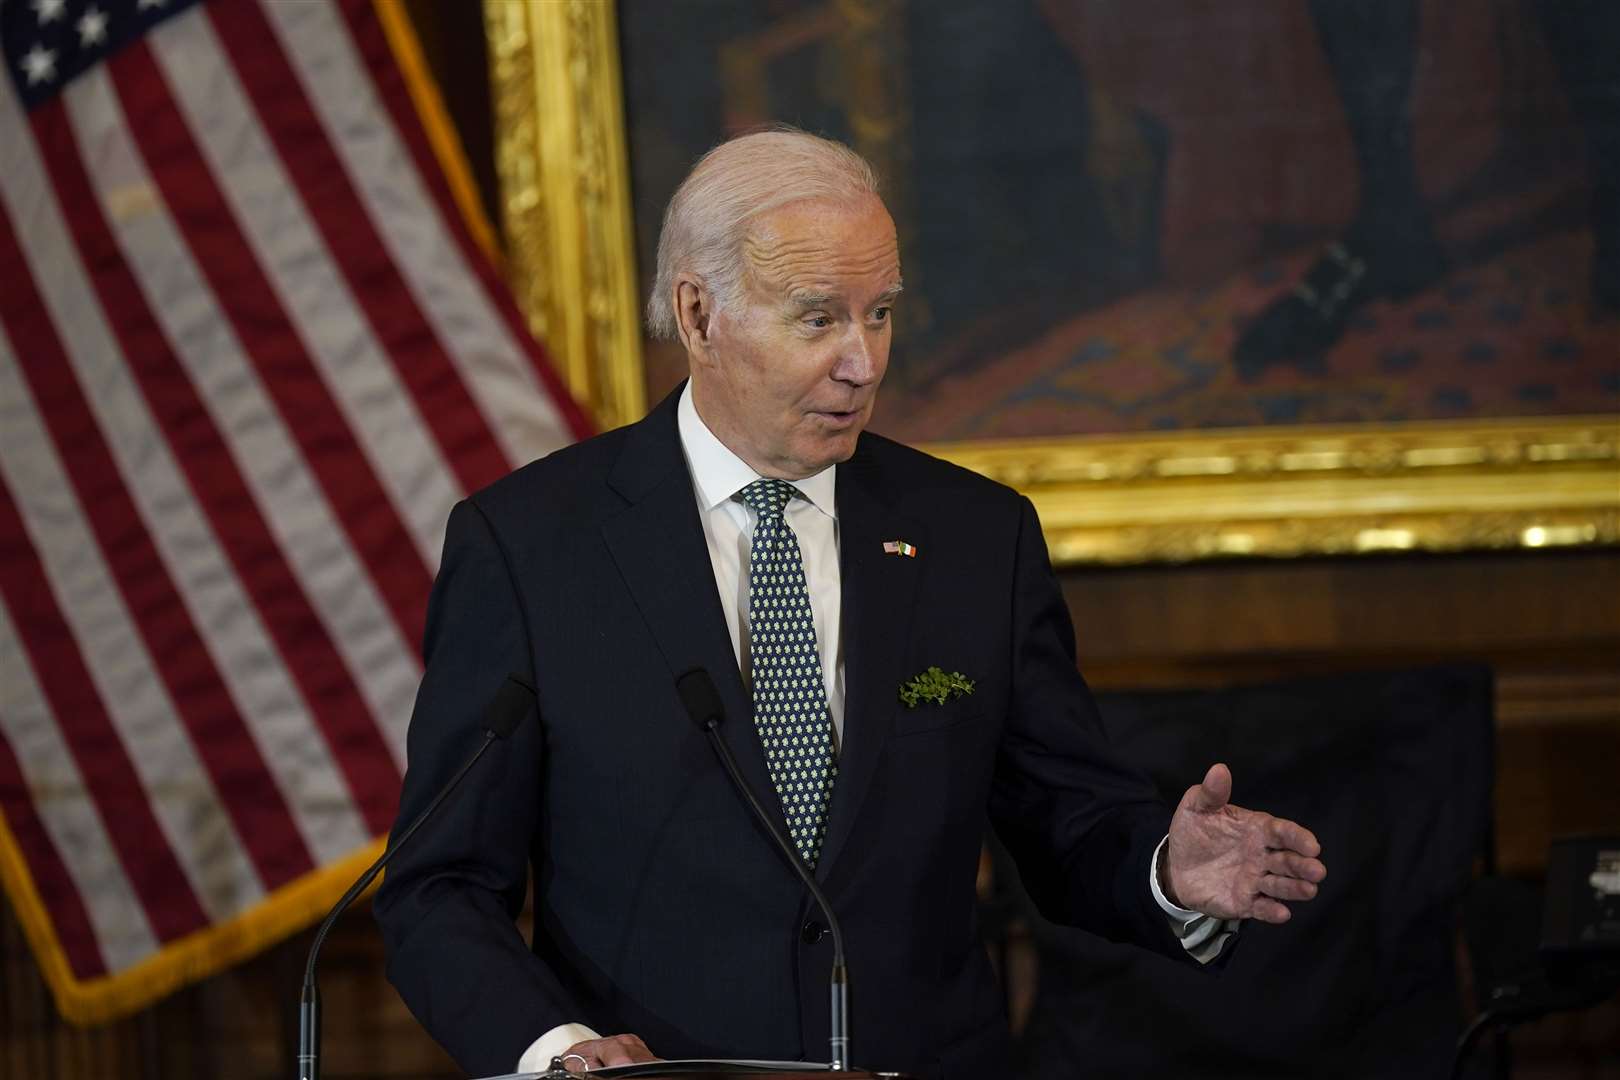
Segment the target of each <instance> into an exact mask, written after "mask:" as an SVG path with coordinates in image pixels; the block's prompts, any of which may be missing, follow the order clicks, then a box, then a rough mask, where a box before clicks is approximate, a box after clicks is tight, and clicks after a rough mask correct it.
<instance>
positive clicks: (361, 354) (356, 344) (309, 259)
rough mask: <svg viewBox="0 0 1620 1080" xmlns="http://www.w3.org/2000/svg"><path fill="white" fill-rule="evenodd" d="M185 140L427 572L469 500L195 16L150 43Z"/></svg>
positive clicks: (196, 11) (216, 45)
mask: <svg viewBox="0 0 1620 1080" xmlns="http://www.w3.org/2000/svg"><path fill="white" fill-rule="evenodd" d="M148 41H149V42H150V45H151V48H152V53H153V55H154V56H155V57H156V58H157V61H158V64H159V66H160V67H162V68H163V70H164V73H165V74H166V75H167V76H168V81H169V85H170V86H171V87H172V88H173V91H174V96H175V99H176V101H177V102H178V103H179V105H180V109H181V112H182V113H183V114H184V116H185V118H186V121H187V123H188V125H189V126H190V128H191V131H192V135H193V137H194V138H196V140H197V142H198V145H199V146H200V147H201V149H202V152H203V155H204V157H205V158H206V159H207V160H208V164H209V167H210V168H211V169H212V171H213V173H214V176H215V178H216V180H217V181H218V182H219V186H220V189H221V191H222V192H223V193H224V195H225V198H226V200H227V201H228V202H229V203H230V205H231V208H232V209H233V210H234V211H235V212H236V220H237V223H238V225H240V226H241V228H242V230H243V232H244V234H245V235H246V237H247V240H248V243H249V244H250V245H251V246H252V248H253V252H254V254H255V256H256V257H257V260H258V263H259V266H260V267H261V268H262V269H263V271H264V272H265V275H266V276H267V277H268V278H269V280H270V283H271V286H272V287H273V288H274V289H275V291H276V295H277V296H278V297H279V298H280V300H281V304H282V307H283V308H284V309H285V310H286V312H287V314H288V316H289V317H290V319H291V320H292V322H293V324H294V328H295V329H296V331H297V333H298V336H299V338H300V339H301V340H302V341H303V342H304V343H305V346H306V350H307V351H308V353H309V356H310V359H311V360H313V361H314V363H315V365H316V367H317V368H319V369H320V371H321V374H322V375H323V376H324V379H325V382H326V385H327V387H328V388H329V390H330V391H331V393H332V396H333V398H334V399H335V400H336V402H337V404H338V407H339V408H340V409H341V410H342V412H343V415H344V418H345V419H346V420H347V422H348V426H349V428H350V430H352V431H353V432H354V434H355V437H356V438H357V439H358V440H359V442H360V445H361V446H362V448H363V449H364V450H365V454H366V457H367V459H368V460H369V461H370V463H371V466H372V469H373V470H374V471H375V472H376V474H377V477H378V479H379V480H380V481H381V482H382V485H383V488H384V490H385V491H387V493H388V495H389V498H390V501H391V502H392V503H393V504H394V508H395V510H396V511H397V512H398V513H399V515H400V518H401V520H403V521H404V522H405V525H406V528H407V529H409V530H410V533H411V539H412V541H413V542H414V544H415V545H416V549H417V551H418V553H419V554H420V555H421V557H422V561H423V562H424V563H425V564H426V565H427V566H428V567H430V568H432V567H436V566H437V565H438V561H439V553H440V550H441V548H442V547H443V544H444V526H445V514H444V511H443V509H442V508H443V507H445V506H449V505H451V504H453V503H454V502H455V501H456V500H457V499H458V498H460V497H461V496H462V495H463V494H465V493H464V492H463V491H462V490H461V487H460V485H459V483H458V482H457V481H456V479H455V477H454V475H453V474H452V473H451V471H450V469H449V466H448V464H447V463H446V461H445V460H444V457H443V456H442V454H441V453H440V450H439V445H438V443H437V441H436V440H435V439H434V438H433V437H432V435H431V433H430V432H429V430H428V428H427V425H426V424H425V423H424V422H423V420H422V417H421V414H420V413H419V412H418V411H417V407H416V402H415V401H414V399H412V397H411V395H410V393H409V391H408V390H407V389H406V388H405V386H404V385H403V384H402V383H401V381H400V378H399V373H398V371H397V370H396V369H395V367H394V365H393V363H392V362H391V361H390V359H389V357H388V354H387V352H386V350H384V349H383V347H382V346H381V345H380V344H379V343H378V341H377V338H376V336H375V335H374V334H373V333H372V330H371V327H370V326H369V325H368V323H367V322H366V320H365V318H364V317H363V315H362V313H361V308H360V305H359V304H358V302H357V301H356V300H355V297H354V295H353V293H352V292H351V291H350V288H349V285H348V282H347V281H345V280H344V278H343V274H342V271H341V270H340V268H339V267H338V265H337V264H336V262H335V261H334V260H333V258H332V256H331V253H330V252H329V251H328V249H327V247H326V245H325V242H324V241H323V239H322V237H321V234H320V231H319V230H318V228H317V227H316V225H315V223H314V221H313V220H312V219H311V218H310V216H309V214H308V212H307V210H306V208H305V206H304V203H303V200H302V198H301V197H300V192H299V189H298V187H297V185H296V184H294V183H293V182H292V179H291V178H290V177H289V176H288V175H287V172H286V169H285V168H284V167H283V165H282V163H281V159H280V157H279V156H278V155H277V153H276V149H275V146H274V145H273V144H272V143H271V142H270V139H269V136H268V135H267V134H266V133H265V131H264V128H263V126H262V125H261V123H260V121H259V116H258V114H257V112H256V111H255V110H254V108H253V105H252V103H251V102H250V101H249V100H248V97H247V94H246V91H245V90H244V89H243V88H242V85H241V83H240V82H239V81H238V79H237V75H236V70H235V68H234V67H232V66H231V63H230V61H229V60H228V59H227V58H226V56H225V54H224V51H223V47H222V46H221V45H220V42H219V40H218V38H217V37H216V36H215V33H214V28H213V25H212V24H211V23H210V22H209V21H208V18H207V17H206V15H205V14H204V9H203V8H202V7H197V8H193V9H192V10H191V11H189V12H187V13H185V14H184V15H182V16H179V17H177V18H174V19H171V20H169V21H168V22H166V23H164V24H163V25H162V26H161V27H159V28H158V29H157V31H155V32H154V33H152V34H151V35H150V36H149V38H148Z"/></svg>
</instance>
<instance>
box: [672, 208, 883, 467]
mask: <svg viewBox="0 0 1620 1080" xmlns="http://www.w3.org/2000/svg"><path fill="white" fill-rule="evenodd" d="M743 250H744V256H745V259H746V263H747V271H746V273H745V275H744V281H743V285H742V288H741V290H740V292H741V295H740V297H739V299H738V301H736V302H734V303H732V304H730V305H729V306H728V307H727V308H725V309H724V310H720V311H714V312H712V314H710V315H709V318H708V321H707V327H706V332H705V333H702V334H697V335H688V336H687V351H688V354H689V356H690V358H691V361H692V395H693V404H695V405H696V406H697V410H698V414H699V415H700V416H702V417H703V420H704V422H705V423H706V424H708V426H709V428H710V430H712V431H713V432H714V433H715V435H716V436H717V437H718V438H719V439H720V441H721V442H723V443H725V444H726V446H727V447H729V448H730V449H731V451H732V452H733V453H735V454H736V455H737V456H738V457H740V458H742V459H743V460H744V461H746V462H747V463H748V464H749V465H750V466H752V467H753V468H754V470H755V471H756V472H758V473H760V474H761V475H762V476H774V477H781V478H783V479H788V480H798V479H802V478H803V477H806V476H810V475H812V474H814V473H818V472H820V471H821V470H822V469H825V468H826V467H827V466H828V465H831V464H833V463H835V462H839V461H844V460H847V459H848V458H849V456H850V455H851V454H853V453H854V452H855V440H856V438H857V437H858V436H859V435H860V433H861V430H862V429H863V428H865V427H866V422H867V421H868V420H869V419H870V418H871V416H872V405H873V402H874V401H875V400H876V397H877V389H878V384H879V383H881V382H882V381H883V373H884V371H885V370H886V369H887V367H888V364H889V333H890V331H889V322H890V313H891V307H892V305H893V303H894V298H895V296H896V295H897V294H898V293H899V291H900V251H899V248H898V246H897V245H896V242H895V233H894V222H893V221H892V220H890V218H889V213H888V211H887V210H885V209H884V208H883V203H882V202H881V201H880V200H879V199H878V198H877V197H876V196H875V195H874V196H867V197H865V198H863V199H862V200H861V201H860V202H858V203H855V204H854V205H852V206H842V207H841V206H837V205H834V204H831V203H826V202H820V201H814V202H801V203H795V204H793V205H790V206H785V207H782V208H780V209H778V210H775V211H772V212H771V213H769V214H766V215H764V216H763V217H761V218H760V219H759V220H758V221H757V222H755V223H754V225H753V227H752V229H751V230H750V233H749V237H748V239H747V241H746V242H745V243H744V249H743ZM688 295H690V294H688Z"/></svg>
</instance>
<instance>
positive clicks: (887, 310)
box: [872, 307, 894, 322]
mask: <svg viewBox="0 0 1620 1080" xmlns="http://www.w3.org/2000/svg"><path fill="white" fill-rule="evenodd" d="M893 311H894V308H892V307H880V308H876V309H875V310H873V312H872V321H873V322H888V321H889V315H890V314H891V313H892V312H893Z"/></svg>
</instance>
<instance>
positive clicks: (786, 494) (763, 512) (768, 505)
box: [737, 478, 799, 519]
mask: <svg viewBox="0 0 1620 1080" xmlns="http://www.w3.org/2000/svg"><path fill="white" fill-rule="evenodd" d="M798 493H799V489H798V488H796V487H794V486H793V485H792V484H790V483H788V482H787V481H786V480H774V479H768V478H767V479H763V480H755V481H754V482H753V483H752V484H749V485H748V486H747V487H745V488H743V489H742V490H741V491H739V492H737V498H739V499H741V500H742V503H743V505H744V506H747V507H749V508H750V509H752V510H753V511H754V513H756V514H758V515H759V516H760V517H761V518H762V519H763V518H766V517H775V516H780V515H781V513H782V510H783V508H785V507H786V506H787V504H788V503H789V502H790V501H792V499H793V496H795V495H797V494H798Z"/></svg>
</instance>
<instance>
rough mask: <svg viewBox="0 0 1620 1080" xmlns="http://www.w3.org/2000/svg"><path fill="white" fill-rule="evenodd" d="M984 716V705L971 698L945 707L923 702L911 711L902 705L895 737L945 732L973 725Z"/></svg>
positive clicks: (896, 714) (958, 699) (961, 699)
mask: <svg viewBox="0 0 1620 1080" xmlns="http://www.w3.org/2000/svg"><path fill="white" fill-rule="evenodd" d="M983 715H984V706H983V704H981V703H979V702H975V701H974V700H973V699H972V698H971V697H960V698H957V699H956V700H954V701H947V702H946V703H945V704H943V705H936V704H934V703H933V702H923V703H922V704H920V705H918V706H916V707H915V708H911V709H908V708H906V707H905V706H904V705H902V706H900V708H899V711H897V712H896V713H895V717H894V735H895V737H896V738H900V737H903V736H906V735H921V734H922V733H923V732H926V731H943V730H945V729H947V728H953V727H957V726H959V725H962V724H969V723H972V722H973V721H974V720H976V719H978V718H979V717H982V716H983Z"/></svg>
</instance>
